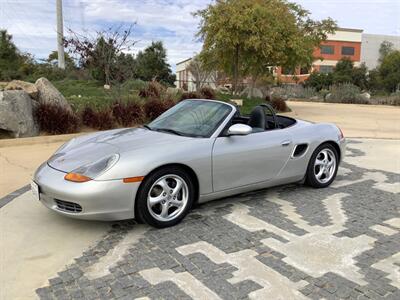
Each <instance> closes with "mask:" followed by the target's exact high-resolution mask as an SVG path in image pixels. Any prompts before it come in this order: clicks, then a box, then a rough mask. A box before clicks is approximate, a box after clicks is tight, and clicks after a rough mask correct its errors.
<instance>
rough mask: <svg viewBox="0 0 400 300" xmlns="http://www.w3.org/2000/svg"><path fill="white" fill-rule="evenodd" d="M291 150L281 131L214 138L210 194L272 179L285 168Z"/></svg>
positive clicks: (289, 138)
mask: <svg viewBox="0 0 400 300" xmlns="http://www.w3.org/2000/svg"><path fill="white" fill-rule="evenodd" d="M292 148H293V146H292V142H291V137H290V135H289V133H288V132H287V130H284V129H276V130H270V131H264V132H257V133H251V134H249V135H234V136H226V137H225V136H223V137H218V138H216V140H215V143H214V147H213V153H212V165H213V189H214V192H218V191H223V190H227V189H232V188H236V187H241V186H245V185H249V184H254V183H260V182H263V181H268V180H271V179H273V178H274V177H276V176H277V175H278V174H279V172H280V170H281V169H282V168H283V167H284V166H285V164H286V162H287V160H288V159H289V157H290V155H291V151H292Z"/></svg>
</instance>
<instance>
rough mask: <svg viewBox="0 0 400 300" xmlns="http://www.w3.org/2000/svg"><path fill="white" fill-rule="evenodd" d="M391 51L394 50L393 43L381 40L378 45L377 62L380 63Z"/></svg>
mask: <svg viewBox="0 0 400 300" xmlns="http://www.w3.org/2000/svg"><path fill="white" fill-rule="evenodd" d="M393 51H394V45H393V43H392V42H389V41H383V42H382V43H381V45H380V47H379V59H378V62H379V64H381V63H382V61H383V59H384V58H385V57H386V55H388V54H389V53H391V52H393Z"/></svg>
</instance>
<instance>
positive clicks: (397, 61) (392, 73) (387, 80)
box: [378, 50, 400, 92]
mask: <svg viewBox="0 0 400 300" xmlns="http://www.w3.org/2000/svg"><path fill="white" fill-rule="evenodd" d="M378 71H379V77H380V78H381V83H382V85H383V87H384V89H385V90H386V91H388V92H395V91H396V90H399V89H400V51H398V50H397V51H392V52H391V53H389V54H387V55H386V56H385V57H384V58H383V60H382V63H381V65H380V66H379V68H378Z"/></svg>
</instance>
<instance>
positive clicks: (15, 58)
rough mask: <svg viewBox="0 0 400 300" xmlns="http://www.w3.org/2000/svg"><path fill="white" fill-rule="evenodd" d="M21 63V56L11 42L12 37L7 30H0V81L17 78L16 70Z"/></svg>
mask: <svg viewBox="0 0 400 300" xmlns="http://www.w3.org/2000/svg"><path fill="white" fill-rule="evenodd" d="M22 62H23V59H22V56H21V54H20V52H19V51H18V49H17V47H16V46H15V44H14V42H13V40H12V35H10V34H8V33H7V30H0V79H2V80H10V79H14V78H18V77H19V76H20V75H19V73H18V69H19V68H20V67H21V64H22Z"/></svg>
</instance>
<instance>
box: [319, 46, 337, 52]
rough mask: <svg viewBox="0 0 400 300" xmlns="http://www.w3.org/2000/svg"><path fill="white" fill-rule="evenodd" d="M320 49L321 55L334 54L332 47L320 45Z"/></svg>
mask: <svg viewBox="0 0 400 300" xmlns="http://www.w3.org/2000/svg"><path fill="white" fill-rule="evenodd" d="M320 49H321V54H335V47H333V46H327V45H322V46H321V47H320Z"/></svg>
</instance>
